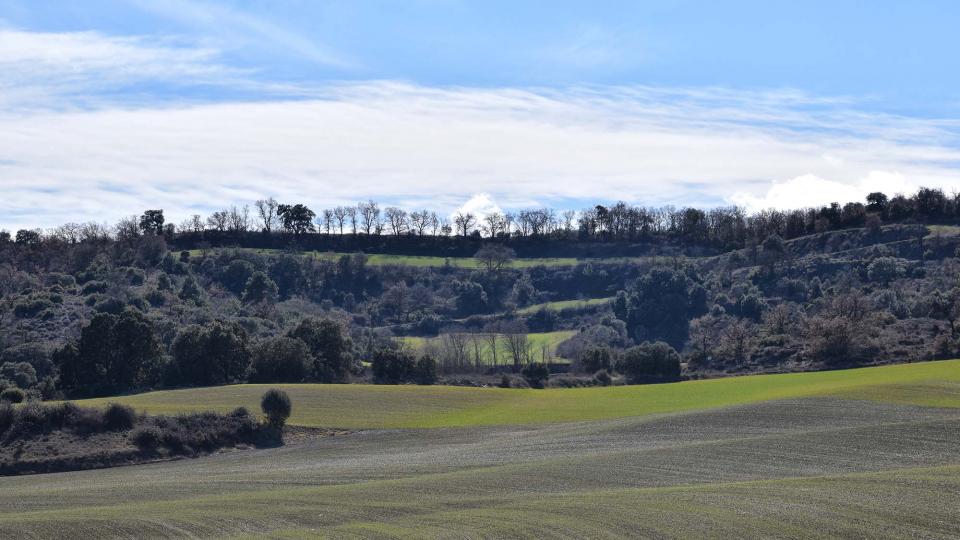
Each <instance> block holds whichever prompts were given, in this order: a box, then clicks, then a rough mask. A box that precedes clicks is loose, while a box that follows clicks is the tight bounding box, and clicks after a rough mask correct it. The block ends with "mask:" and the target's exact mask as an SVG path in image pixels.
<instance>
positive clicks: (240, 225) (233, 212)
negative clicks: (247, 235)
mask: <svg viewBox="0 0 960 540" xmlns="http://www.w3.org/2000/svg"><path fill="white" fill-rule="evenodd" d="M227 228H228V229H229V230H230V231H231V232H246V231H247V229H249V228H250V207H249V206H246V205H244V207H243V208H240V209H237V207H236V206H231V207H230V210H229V212H228V213H227Z"/></svg>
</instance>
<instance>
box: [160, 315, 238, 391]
mask: <svg viewBox="0 0 960 540" xmlns="http://www.w3.org/2000/svg"><path fill="white" fill-rule="evenodd" d="M170 349H171V352H172V353H173V365H172V366H171V368H172V369H171V373H170V377H171V378H172V379H173V380H172V381H171V382H173V383H174V384H187V385H195V386H213V385H221V384H227V383H231V382H238V381H240V380H241V379H242V377H243V376H244V375H246V371H247V368H248V367H249V365H250V349H249V346H248V338H247V332H246V331H245V330H244V329H243V328H242V327H241V326H240V325H238V324H236V323H232V322H225V321H213V322H211V323H209V324H207V325H204V326H201V325H191V326H188V327H186V328H184V329H183V330H181V331H180V333H178V334H177V337H176V338H175V339H174V340H173V345H172V346H171V347H170Z"/></svg>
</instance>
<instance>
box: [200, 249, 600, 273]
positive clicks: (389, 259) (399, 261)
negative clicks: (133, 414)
mask: <svg viewBox="0 0 960 540" xmlns="http://www.w3.org/2000/svg"><path fill="white" fill-rule="evenodd" d="M241 250H243V251H250V252H253V253H259V254H262V255H270V254H272V255H276V254H279V253H282V252H283V251H282V250H278V249H252V248H241ZM189 251H190V256H191V257H196V256H199V255H201V254H202V253H203V250H199V249H191V250H189ZM209 251H213V250H208V252H209ZM302 254H303V255H305V256H308V257H314V258H316V259H324V260H337V259H339V258H340V257H342V256H344V255H352V253H340V252H333V251H306V252H302ZM366 256H367V264H370V265H372V266H386V265H391V264H393V265H398V266H419V267H442V266H447V265H449V266H454V267H457V268H480V267H481V265H480V262H479V261H478V260H476V259H474V258H473V257H432V256H419V255H385V254H381V253H368V254H367V255H366ZM586 260H589V259H584V260H581V259H575V258H572V257H543V258H523V259H514V260H513V261H511V262H510V263H509V264H508V265H507V266H508V267H510V268H531V267H534V266H574V265H576V264H578V263H580V262H584V261H586Z"/></svg>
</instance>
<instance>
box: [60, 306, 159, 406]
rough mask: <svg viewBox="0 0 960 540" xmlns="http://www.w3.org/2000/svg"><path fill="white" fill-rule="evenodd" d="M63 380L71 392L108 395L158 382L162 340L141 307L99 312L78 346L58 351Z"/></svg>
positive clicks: (72, 393)
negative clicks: (115, 313) (138, 309)
mask: <svg viewBox="0 0 960 540" xmlns="http://www.w3.org/2000/svg"><path fill="white" fill-rule="evenodd" d="M55 357H56V360H57V362H58V363H59V364H60V366H59V367H60V381H61V384H62V385H63V387H64V389H66V390H67V391H68V392H69V393H70V394H71V395H77V396H82V395H105V394H112V393H118V392H123V391H127V390H130V389H132V388H138V387H141V386H147V385H151V384H153V383H155V382H156V381H157V379H158V377H159V371H160V366H161V364H162V350H161V348H160V340H159V338H158V337H157V335H156V332H155V330H154V328H153V324H152V323H151V322H150V321H149V320H148V319H147V318H146V317H145V316H144V315H143V314H142V313H140V312H139V311H136V310H133V309H127V310H125V311H123V312H122V313H121V314H120V315H111V314H109V313H98V314H96V315H94V317H93V319H91V320H90V324H88V325H87V326H85V327H84V328H83V329H82V330H81V332H80V340H79V342H78V343H77V346H75V347H74V346H72V345H70V346H67V347H65V348H63V349H61V350H60V351H58V354H56V355H55Z"/></svg>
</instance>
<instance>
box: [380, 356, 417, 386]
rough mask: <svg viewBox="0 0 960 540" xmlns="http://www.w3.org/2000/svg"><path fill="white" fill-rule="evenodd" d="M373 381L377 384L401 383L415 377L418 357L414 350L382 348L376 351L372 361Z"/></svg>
mask: <svg viewBox="0 0 960 540" xmlns="http://www.w3.org/2000/svg"><path fill="white" fill-rule="evenodd" d="M370 363H371V368H372V371H373V382H375V383H377V384H400V383H405V382H408V381H411V380H413V379H414V375H415V371H416V367H417V359H416V357H415V356H414V354H413V352H412V351H410V350H408V349H404V348H396V347H394V348H382V349H378V350H377V351H376V352H374V355H373V358H372V359H371V361H370Z"/></svg>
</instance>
